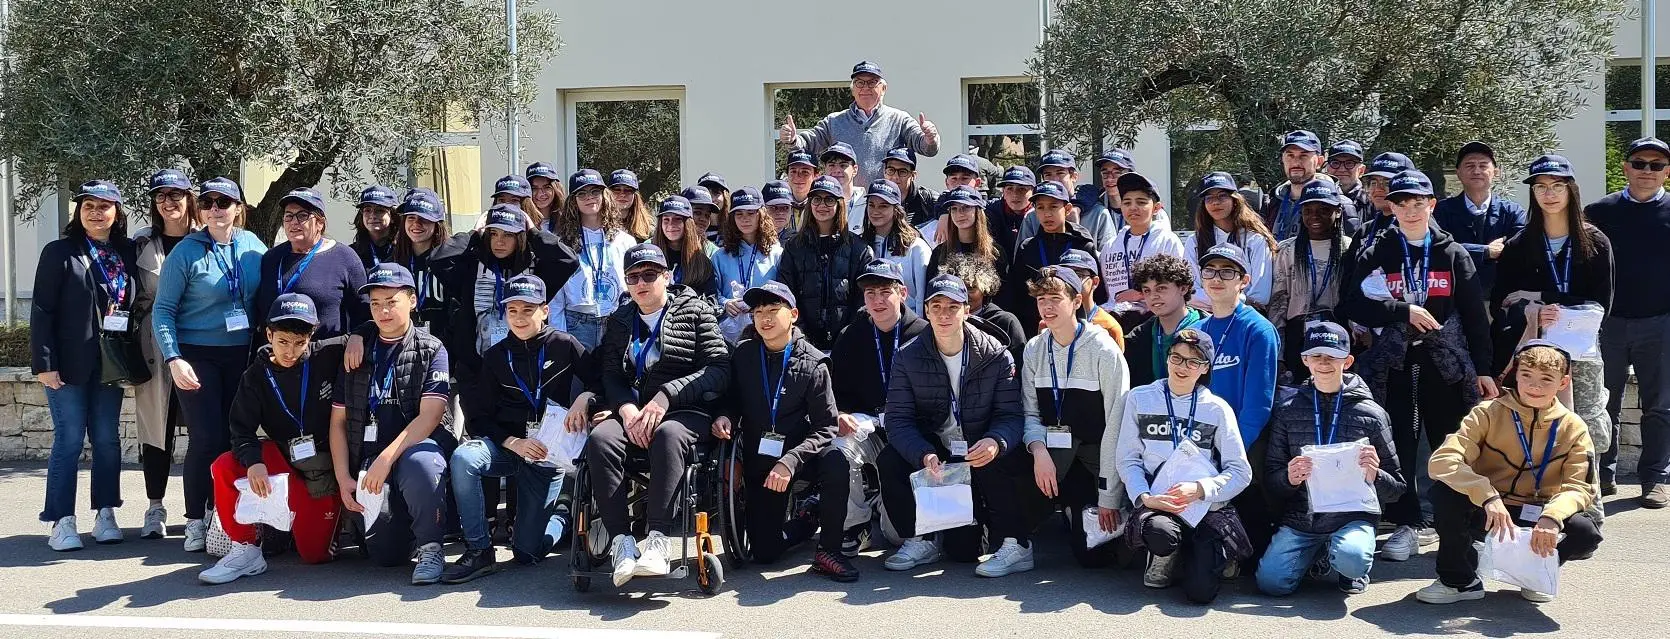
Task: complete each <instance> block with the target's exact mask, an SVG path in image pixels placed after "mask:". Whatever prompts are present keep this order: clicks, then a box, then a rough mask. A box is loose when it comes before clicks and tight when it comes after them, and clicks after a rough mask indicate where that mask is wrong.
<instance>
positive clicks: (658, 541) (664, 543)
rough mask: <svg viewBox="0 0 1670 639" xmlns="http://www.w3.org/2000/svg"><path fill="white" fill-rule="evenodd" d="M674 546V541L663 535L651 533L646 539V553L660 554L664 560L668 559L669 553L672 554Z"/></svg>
mask: <svg viewBox="0 0 1670 639" xmlns="http://www.w3.org/2000/svg"><path fill="white" fill-rule="evenodd" d="M672 545H673V540H672V539H671V538H669V537H667V536H666V535H663V534H661V533H650V534H649V536H648V537H645V538H644V552H646V553H647V552H656V553H659V554H660V555H661V558H662V559H666V558H667V557H668V553H670V552H672Z"/></svg>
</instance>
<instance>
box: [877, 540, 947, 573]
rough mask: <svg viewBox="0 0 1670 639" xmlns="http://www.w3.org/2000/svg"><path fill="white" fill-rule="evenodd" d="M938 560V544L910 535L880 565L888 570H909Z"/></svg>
mask: <svg viewBox="0 0 1670 639" xmlns="http://www.w3.org/2000/svg"><path fill="white" fill-rule="evenodd" d="M936 561H939V544H938V543H937V542H933V541H928V540H926V539H923V538H921V537H911V538H910V539H906V540H905V543H903V544H900V545H899V549H898V550H897V551H895V552H894V553H893V554H892V555H891V556H889V557H888V558H887V559H886V560H885V561H883V562H881V565H882V566H884V567H886V568H887V569H888V570H910V569H912V568H915V567H917V566H926V565H928V564H931V563H934V562H936Z"/></svg>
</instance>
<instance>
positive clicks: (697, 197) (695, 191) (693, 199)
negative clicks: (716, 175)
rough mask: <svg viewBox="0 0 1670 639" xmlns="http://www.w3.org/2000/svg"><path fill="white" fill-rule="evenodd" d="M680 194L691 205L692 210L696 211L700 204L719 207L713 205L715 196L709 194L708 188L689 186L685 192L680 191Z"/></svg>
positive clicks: (685, 188)
mask: <svg viewBox="0 0 1670 639" xmlns="http://www.w3.org/2000/svg"><path fill="white" fill-rule="evenodd" d="M678 194H679V195H680V196H681V197H683V198H684V200H685V201H686V202H689V203H690V208H691V210H695V208H696V205H698V204H706V205H708V206H719V205H717V204H714V203H713V194H712V193H710V192H708V190H707V187H705V186H687V187H684V190H683V191H679V192H678Z"/></svg>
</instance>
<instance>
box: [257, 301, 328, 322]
mask: <svg viewBox="0 0 1670 639" xmlns="http://www.w3.org/2000/svg"><path fill="white" fill-rule="evenodd" d="M284 320H296V321H299V322H304V323H306V324H307V325H308V326H318V325H319V307H318V306H317V305H315V304H314V303H313V298H311V297H308V296H306V295H303V294H301V293H285V294H283V295H280V296H278V297H276V298H274V299H273V305H272V307H271V310H268V311H267V323H268V324H271V323H273V322H281V321H284Z"/></svg>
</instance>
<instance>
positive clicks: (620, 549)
mask: <svg viewBox="0 0 1670 639" xmlns="http://www.w3.org/2000/svg"><path fill="white" fill-rule="evenodd" d="M609 545H610V546H611V547H613V548H614V553H613V558H614V562H615V575H614V579H615V587H616V588H619V587H621V586H624V585H626V582H628V581H631V580H632V573H635V572H637V571H638V544H636V543H634V542H633V541H632V535H615V539H614V541H612V542H609Z"/></svg>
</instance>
